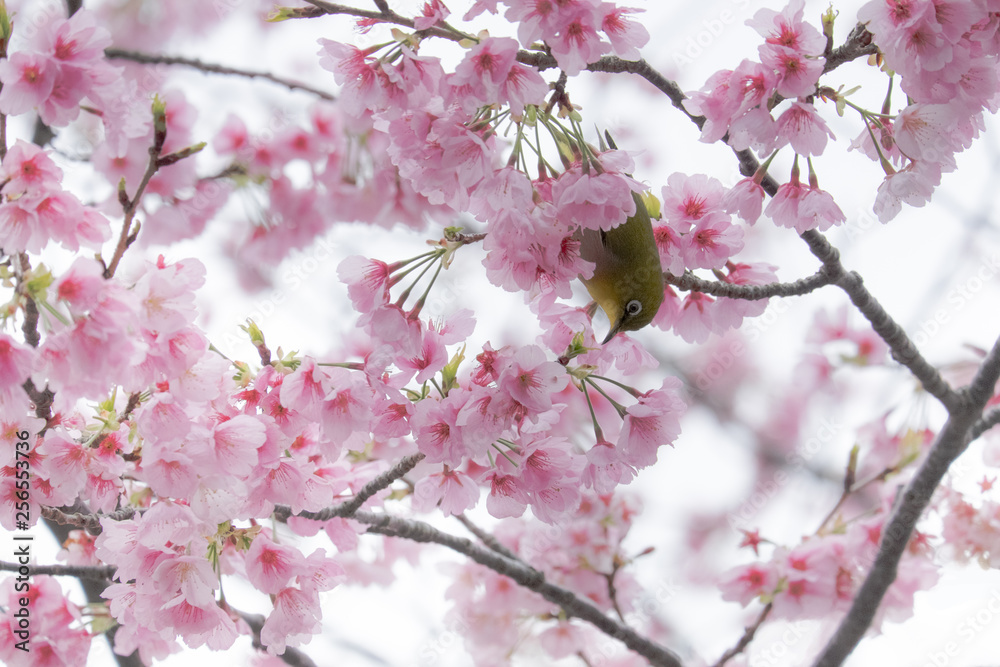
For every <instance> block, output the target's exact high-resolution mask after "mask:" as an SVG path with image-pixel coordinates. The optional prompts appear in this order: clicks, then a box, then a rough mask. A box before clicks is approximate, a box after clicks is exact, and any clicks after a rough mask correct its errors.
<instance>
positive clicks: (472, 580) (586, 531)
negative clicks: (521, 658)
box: [445, 493, 642, 664]
mask: <svg viewBox="0 0 1000 667" xmlns="http://www.w3.org/2000/svg"><path fill="white" fill-rule="evenodd" d="M640 509H641V508H640V506H639V505H638V503H637V501H636V500H635V499H634V498H633V497H632V496H631V495H629V494H627V493H625V494H616V495H614V496H598V495H594V494H589V493H588V494H586V495H585V497H584V498H583V501H582V502H581V503H580V504H579V507H578V508H577V509H576V511H575V512H574V513H573V514H572V515H571V516H568V517H566V520H565V521H563V522H561V523H560V524H558V525H547V524H540V523H538V522H524V521H514V520H511V519H507V520H504V521H502V522H500V523H499V524H498V525H497V527H496V529H495V531H494V534H495V535H496V537H497V539H498V541H499V542H500V544H502V545H503V546H504V547H505V548H508V549H510V550H511V551H512V552H513V553H514V554H516V555H518V556H520V557H521V558H524V559H525V560H526V561H528V562H530V563H532V564H533V565H534V567H536V568H538V569H539V570H540V571H541V572H543V573H544V574H545V576H546V578H547V579H548V580H549V581H551V582H553V583H554V584H556V585H560V586H565V587H567V588H569V589H571V590H574V591H579V592H580V593H581V594H583V595H585V596H586V597H587V598H588V599H589V600H590V601H591V602H593V603H594V604H596V605H597V607H598V608H599V609H601V610H602V611H604V612H606V613H613V612H617V613H621V614H625V615H627V614H631V613H633V612H635V611H636V609H635V606H634V605H636V604H638V603H639V600H640V598H641V596H642V591H641V589H640V584H639V582H638V581H636V580H635V579H634V578H633V577H632V576H631V575H630V574H629V572H628V570H627V569H625V568H624V567H623V565H624V564H626V563H628V562H629V561H630V560H631V559H632V558H635V557H636V556H639V555H642V554H629V553H628V552H627V551H626V549H625V547H624V546H623V544H622V542H623V540H624V539H625V538H626V536H627V535H628V532H629V529H630V528H631V524H632V518H633V516H634V515H635V514H636V513H637V512H639V511H640ZM449 570H450V571H449V574H450V575H451V576H452V578H453V579H454V580H455V583H454V584H453V585H452V586H451V587H450V588H449V589H448V591H447V593H446V595H447V597H448V599H449V600H450V601H451V603H452V607H451V609H450V610H449V612H448V615H447V616H446V617H445V623H446V624H447V625H448V626H449V627H455V628H460V629H461V630H462V634H463V635H464V640H465V647H466V650H467V651H468V652H469V654H470V655H472V656H473V658H474V659H475V660H476V662H477V664H496V663H497V662H502V661H504V660H510V657H511V656H510V651H511V647H512V646H516V647H517V648H518V651H519V652H523V654H524V655H526V656H527V655H531V652H532V651H533V650H537V649H538V647H540V648H541V649H542V650H543V651H544V652H545V654H547V655H548V657H549V658H550V659H552V660H558V659H560V658H564V657H566V656H568V655H577V654H581V653H582V654H583V655H587V656H591V657H592V658H593V659H595V660H596V659H598V657H599V658H601V659H608V658H609V656H608V654H607V653H606V652H605V653H601V652H600V649H601V648H605V649H606V647H605V646H602V645H603V643H604V642H603V641H602V637H601V635H600V633H599V632H597V631H595V630H594V628H593V627H591V626H589V625H584V624H581V623H579V622H578V621H575V620H571V619H568V618H565V617H564V616H562V615H560V614H559V610H558V609H557V608H555V607H554V606H553V605H552V603H551V602H548V601H546V600H545V599H543V598H542V597H541V596H540V595H538V594H537V593H534V592H532V591H528V590H525V589H524V588H521V587H519V586H517V585H515V584H514V583H513V582H511V580H510V579H509V578H507V577H505V576H503V575H501V574H498V573H496V572H494V571H493V570H491V569H489V568H486V567H483V566H481V565H478V564H476V563H463V564H455V565H453V566H449ZM609 579H613V580H614V588H609V586H608V582H609ZM631 657H633V656H629V657H626V656H624V655H620V654H619V655H616V658H618V659H620V660H625V662H624V663H623V664H631V663H630V662H628V660H629V659H630V658H631ZM640 660H641V659H640ZM636 664H639V663H636Z"/></svg>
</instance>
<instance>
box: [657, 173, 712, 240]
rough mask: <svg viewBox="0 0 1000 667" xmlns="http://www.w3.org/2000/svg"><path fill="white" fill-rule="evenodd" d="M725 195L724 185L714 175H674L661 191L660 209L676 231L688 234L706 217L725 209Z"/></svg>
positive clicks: (668, 178) (668, 179)
mask: <svg viewBox="0 0 1000 667" xmlns="http://www.w3.org/2000/svg"><path fill="white" fill-rule="evenodd" d="M723 192H724V189H723V187H722V183H720V182H719V180H718V179H716V178H712V177H711V176H706V175H705V174H692V175H687V174H682V173H673V174H671V175H670V176H669V177H667V184H666V185H665V186H663V189H662V191H661V194H662V196H663V204H662V206H661V207H660V210H661V211H662V213H663V217H664V218H666V219H667V220H669V221H670V222H672V223H675V227H674V228H675V229H676V231H679V232H687V231H688V230H689V229H690V228H691V225H693V224H695V223H697V222H698V221H699V220H701V218H702V217H703V216H705V215H708V214H709V213H712V212H716V211H720V210H721V209H722V195H723Z"/></svg>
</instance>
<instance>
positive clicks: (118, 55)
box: [104, 48, 335, 100]
mask: <svg viewBox="0 0 1000 667" xmlns="http://www.w3.org/2000/svg"><path fill="white" fill-rule="evenodd" d="M104 55H105V56H106V57H108V58H110V59H118V60H130V61H132V62H136V63H143V64H145V65H180V66H182V67H191V68H193V69H196V70H198V71H200V72H205V73H207V74H227V75H232V76H242V77H246V78H249V79H265V80H267V81H270V82H272V83H276V84H278V85H280V86H284V87H285V88H288V89H289V90H301V91H304V92H307V93H311V94H313V95H316V96H317V97H321V98H323V99H324V100H333V99H335V98H334V96H333V95H332V94H330V93H328V92H325V91H322V90H319V89H318V88H313V87H312V86H307V85H305V84H303V83H296V82H295V81H291V80H289V79H284V78H282V77H280V76H276V75H274V74H271V73H270V72H258V71H254V70H245V69H241V68H239V67H227V66H225V65H216V64H214V63H206V62H202V61H201V60H198V59H197V58H183V57H180V56H165V55H162V54H155V53H141V52H139V51H126V50H125V49H115V48H111V49H105V50H104Z"/></svg>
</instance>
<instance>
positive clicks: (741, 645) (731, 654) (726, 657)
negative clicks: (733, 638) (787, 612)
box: [712, 602, 774, 667]
mask: <svg viewBox="0 0 1000 667" xmlns="http://www.w3.org/2000/svg"><path fill="white" fill-rule="evenodd" d="M772 606H774V603H773V602H768V603H767V604H766V605H764V609H763V610H762V611H761V612H760V616H758V617H757V620H755V621H754V622H753V623H752V624H750V625H748V626H747V627H746V628H744V630H743V636H742V637H740V640H739V641H738V642H736V646H734V647H732V648H731V649H729V650H727V651H726V652H725V653H723V654H722V656H721V657H720V658H719V659H718V660H717V661H716V662H715V664H714V665H712V667H724V665H725V664H726V663H727V662H729V661H730V660H732V659H733V658H735V657H736V656H738V655H739V654H740V653H742V652H743V651H745V650H746V648H747V646H749V645H750V642H752V641H753V638H754V635H756V634H757V630H759V629H760V626H761V625H763V624H764V621H765V620H767V616H768V614H770V613H771V607H772Z"/></svg>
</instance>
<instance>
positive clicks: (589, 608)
mask: <svg viewBox="0 0 1000 667" xmlns="http://www.w3.org/2000/svg"><path fill="white" fill-rule="evenodd" d="M354 518H355V519H357V520H358V521H360V522H362V523H366V524H368V525H369V526H370V527H369V529H368V531H369V532H372V533H378V534H380V535H387V536H390V537H401V538H403V539H408V540H412V541H414V542H424V543H433V544H440V545H442V546H445V547H448V548H449V549H452V550H453V551H456V552H458V553H460V554H462V555H464V556H467V557H468V558H470V559H471V560H473V561H475V562H477V563H479V564H480V565H484V566H485V567H488V568H490V569H491V570H493V571H494V572H497V573H499V574H502V575H504V576H506V577H509V578H510V579H512V580H513V581H514V582H515V583H517V584H518V585H520V586H523V587H525V588H527V589H529V590H532V591H534V592H536V593H538V594H539V595H541V596H542V597H543V598H545V599H546V600H548V601H549V602H552V603H553V604H556V605H559V607H560V608H561V609H562V610H563V611H564V612H566V614H568V615H569V616H575V617H577V618H579V619H581V620H584V621H587V622H589V623H591V624H593V625H594V626H595V627H597V628H598V629H599V630H601V631H602V632H604V633H605V634H606V635H608V636H610V637H613V638H614V639H617V640H618V641H620V642H622V643H623V644H625V645H626V646H627V647H629V648H630V649H632V650H633V651H635V652H636V653H638V654H639V655H641V656H642V657H644V658H645V659H646V660H648V661H649V663H650V664H651V665H657V666H662V667H680V665H681V661H680V658H679V657H678V656H677V655H675V654H674V653H673V652H672V651H670V650H668V649H666V648H664V647H662V646H660V645H658V644H656V643H654V642H652V641H650V640H649V639H647V638H645V637H643V636H642V635H640V634H639V633H637V632H635V631H634V630H632V629H631V628H629V627H628V626H626V625H625V624H623V623H620V622H618V621H616V620H614V619H613V618H611V617H609V616H607V615H605V614H604V612H602V611H601V610H600V609H598V608H597V607H595V606H594V605H593V604H591V603H590V602H589V601H587V600H585V599H583V598H580V597H578V596H577V595H576V594H575V593H573V592H572V591H570V590H568V589H565V588H562V587H561V586H556V585H555V584H551V583H549V582H547V581H546V580H545V575H544V574H542V573H541V572H539V571H538V570H536V569H534V568H532V567H530V566H528V565H525V564H524V563H522V562H520V561H516V560H511V559H510V558H507V557H506V556H503V555H501V554H499V553H497V552H496V551H493V550H492V549H488V548H486V547H482V546H479V545H478V544H474V543H473V542H471V541H469V540H467V539H465V538H461V537H455V536H454V535H449V534H447V533H443V532H441V531H439V530H437V529H436V528H434V527H433V526H430V525H428V524H425V523H422V522H419V521H412V520H406V519H398V518H395V517H391V516H388V515H386V514H376V513H374V512H368V511H364V510H362V511H359V512H357V513H356V514H355V515H354Z"/></svg>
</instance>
